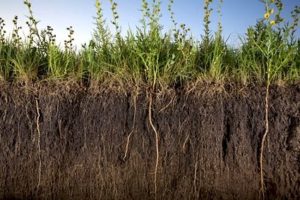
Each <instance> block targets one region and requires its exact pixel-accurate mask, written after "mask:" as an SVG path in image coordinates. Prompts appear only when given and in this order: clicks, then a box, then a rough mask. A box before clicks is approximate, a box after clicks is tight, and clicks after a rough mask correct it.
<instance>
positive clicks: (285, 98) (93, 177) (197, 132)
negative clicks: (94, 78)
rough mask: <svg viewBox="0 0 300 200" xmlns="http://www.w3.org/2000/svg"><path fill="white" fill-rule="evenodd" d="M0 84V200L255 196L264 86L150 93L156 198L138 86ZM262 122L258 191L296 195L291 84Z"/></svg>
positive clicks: (296, 114) (298, 132) (296, 112)
mask: <svg viewBox="0 0 300 200" xmlns="http://www.w3.org/2000/svg"><path fill="white" fill-rule="evenodd" d="M0 87H1V90H0V199H154V198H155V196H156V197H157V199H259V190H260V185H259V182H260V177H259V151H260V145H261V138H262V135H263V134H264V131H265V125H264V95H265V90H264V88H260V87H255V88H250V87H246V88H242V87H238V86H226V87H224V88H223V87H219V86H203V87H199V88H198V87H196V88H194V89H193V90H191V91H189V90H187V89H177V90H171V89H170V90H166V91H162V92H160V93H159V94H153V95H152V96H153V98H152V100H153V102H152V105H153V106H152V116H151V117H152V122H153V125H154V126H155V128H156V129H157V132H158V134H159V163H158V168H157V182H156V185H157V192H156V195H155V184H154V175H155V174H154V172H155V165H156V156H157V155H156V141H155V134H154V131H153V128H152V127H151V125H150V123H149V122H150V120H149V101H150V95H149V94H148V93H147V92H146V90H143V89H140V90H137V89H134V88H133V89H132V88H130V89H127V90H126V91H119V90H116V89H114V88H112V89H90V90H86V89H83V88H80V87H68V86H61V85H60V86H49V85H39V86H35V87H26V88H22V87H18V86H11V85H10V86H9V85H1V86H0ZM269 119H270V132H269V135H268V137H267V142H266V150H265V152H264V174H265V184H266V194H265V197H266V199H276V198H278V199H300V86H299V85H298V86H295V85H294V86H286V87H279V86H276V87H275V86H274V87H272V89H271V98H270V118H269ZM128 135H130V136H131V137H130V140H127V139H128ZM127 141H129V143H128V151H127V154H126V156H125V152H126V144H127Z"/></svg>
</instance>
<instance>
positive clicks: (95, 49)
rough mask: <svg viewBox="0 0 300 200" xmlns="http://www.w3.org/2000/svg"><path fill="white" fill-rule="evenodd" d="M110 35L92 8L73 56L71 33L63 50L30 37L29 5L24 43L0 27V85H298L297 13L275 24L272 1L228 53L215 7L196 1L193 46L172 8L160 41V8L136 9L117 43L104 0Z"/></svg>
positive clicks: (52, 40)
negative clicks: (133, 24)
mask: <svg viewBox="0 0 300 200" xmlns="http://www.w3.org/2000/svg"><path fill="white" fill-rule="evenodd" d="M110 3H111V11H112V17H113V19H112V24H113V25H114V28H115V31H114V32H115V34H112V32H111V31H110V30H109V29H108V28H107V27H108V24H107V23H106V19H105V18H104V16H103V10H102V2H101V1H100V0H96V2H95V5H96V6H95V7H96V17H95V22H96V23H95V24H96V27H95V29H94V37H93V39H92V40H91V41H89V42H88V43H87V44H84V45H82V48H80V49H79V50H75V48H74V44H73V42H74V37H73V36H74V30H73V28H72V27H68V28H67V31H68V37H67V39H66V40H65V43H64V48H61V47H60V46H59V45H58V44H57V42H56V35H55V34H54V33H53V32H54V31H53V29H52V28H51V27H50V26H48V27H46V28H45V29H41V30H39V29H38V20H37V19H35V17H34V12H33V10H32V5H31V3H30V1H29V0H25V1H24V5H25V6H26V7H27V10H28V18H27V23H26V24H27V29H28V30H29V33H28V35H27V36H26V38H22V37H21V36H20V35H21V32H22V30H23V28H22V27H20V26H19V25H18V17H17V16H16V17H15V18H14V20H13V24H14V30H13V32H12V34H10V35H8V34H7V32H6V31H5V22H4V20H3V19H0V56H1V57H0V79H1V80H4V81H17V82H19V81H21V82H26V83H29V82H35V81H39V80H51V79H54V80H57V79H58V80H70V79H74V80H75V81H77V82H79V83H81V82H84V81H86V80H88V81H89V82H94V83H101V82H102V81H104V80H105V79H106V78H107V77H111V76H113V77H115V78H117V79H119V80H124V81H130V82H134V83H136V84H141V83H146V84H149V85H151V87H153V88H156V87H161V86H166V85H169V86H172V85H178V84H183V83H185V82H187V81H193V80H195V79H199V78H200V79H205V80H209V81H214V82H225V81H231V80H233V81H238V82H240V83H242V84H251V83H261V84H264V83H267V84H270V83H272V82H276V81H288V82H293V81H299V77H300V76H299V75H300V65H299V60H300V49H299V47H300V42H299V38H296V37H295V31H296V30H297V29H298V28H299V24H298V23H299V13H300V8H299V7H298V6H296V7H295V9H294V10H293V12H292V13H291V16H292V19H293V21H292V22H290V23H287V22H285V21H284V19H282V18H281V12H282V9H283V5H282V3H281V1H280V0H276V1H273V0H265V1H264V5H265V9H266V12H265V14H263V13H262V18H263V19H260V20H258V22H257V24H256V25H254V26H251V27H249V28H248V30H247V33H246V35H245V36H241V41H242V45H241V47H240V48H238V49H234V48H232V47H230V46H229V45H227V44H226V41H225V40H224V39H223V38H222V29H223V27H222V24H221V17H222V11H221V6H222V3H223V1H222V0H219V3H218V7H217V8H213V7H212V0H205V1H204V3H205V4H204V5H205V6H204V14H205V15H204V19H203V24H204V35H203V36H202V40H201V41H197V40H195V39H194V38H192V37H189V35H190V34H189V33H190V28H187V27H186V25H185V24H180V25H179V24H178V22H177V21H176V17H175V16H176V15H175V13H174V12H173V4H174V0H169V4H168V10H169V15H170V20H171V22H172V24H173V27H172V29H171V30H170V31H169V32H168V33H163V32H162V26H161V24H160V23H159V21H160V16H161V1H160V0H155V1H151V3H149V2H148V1H146V0H142V1H141V10H142V13H143V16H142V19H141V26H140V27H139V28H138V29H137V31H135V32H133V31H131V30H129V31H128V32H127V34H126V35H125V36H122V35H121V26H120V24H119V15H118V4H117V3H116V2H115V1H114V0H110ZM214 10H216V12H217V13H218V15H219V22H218V30H217V32H216V33H212V32H211V30H210V16H211V14H212V12H214Z"/></svg>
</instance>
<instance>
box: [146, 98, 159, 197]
mask: <svg viewBox="0 0 300 200" xmlns="http://www.w3.org/2000/svg"><path fill="white" fill-rule="evenodd" d="M152 101H153V99H152V93H150V97H149V109H148V118H149V124H150V126H151V128H152V129H153V131H154V133H155V147H156V162H155V170H154V194H155V199H157V171H158V163H159V146H158V145H159V135H158V132H157V130H156V128H155V126H154V125H153V122H152Z"/></svg>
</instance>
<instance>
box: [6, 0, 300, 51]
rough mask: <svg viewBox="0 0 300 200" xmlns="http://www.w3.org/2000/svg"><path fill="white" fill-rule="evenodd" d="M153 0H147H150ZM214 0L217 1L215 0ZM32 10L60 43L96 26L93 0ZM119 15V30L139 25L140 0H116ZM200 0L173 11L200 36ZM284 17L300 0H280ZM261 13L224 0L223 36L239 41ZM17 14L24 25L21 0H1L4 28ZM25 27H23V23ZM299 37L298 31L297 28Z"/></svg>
mask: <svg viewBox="0 0 300 200" xmlns="http://www.w3.org/2000/svg"><path fill="white" fill-rule="evenodd" d="M151 1H152V0H149V2H151ZM214 1H215V2H217V0H214ZM31 2H32V6H33V7H32V9H33V12H34V15H35V16H36V18H37V19H38V20H39V21H40V22H39V24H38V27H39V28H45V27H46V26H47V25H50V26H52V27H53V28H54V31H55V34H56V35H57V40H58V41H59V42H61V43H63V41H64V39H66V37H67V34H68V32H67V31H66V28H67V27H68V26H73V27H74V30H75V44H76V45H77V46H79V45H80V44H83V43H85V42H88V41H89V40H90V39H91V38H92V32H93V30H94V28H95V25H94V22H95V20H94V17H95V15H96V10H95V6H94V5H95V0H32V1H31ZM101 2H102V3H103V9H104V17H105V18H106V19H107V23H108V25H109V26H110V27H111V29H112V31H113V26H112V25H111V24H110V22H111V11H110V3H109V0H101ZM116 2H117V3H118V12H119V15H120V24H121V27H122V32H124V33H125V32H126V31H127V30H128V28H131V29H133V30H134V29H135V27H136V26H139V20H140V18H141V12H140V7H141V0H116ZM203 2H204V1H203V0H175V3H174V9H173V10H174V12H175V16H176V20H177V22H178V23H184V24H186V25H187V27H189V28H191V34H192V35H193V36H194V37H196V38H199V39H200V38H201V34H203V13H204V11H203V4H204V3H203ZM282 2H283V3H284V12H283V16H284V17H285V18H289V16H290V11H291V10H292V9H293V8H294V6H295V5H300V0H283V1H282ZM167 5H168V0H162V18H161V24H162V25H163V26H164V30H169V29H170V28H171V22H170V16H169V13H168V11H167ZM263 14H264V5H263V4H262V3H261V2H260V0H224V4H223V8H222V15H223V16H222V25H223V28H224V33H223V35H224V37H225V39H228V43H229V44H231V45H237V44H238V43H239V39H238V38H239V36H242V35H243V33H245V31H246V30H247V28H248V27H249V26H250V25H255V23H256V21H257V19H260V18H261V17H262V16H263ZM15 15H18V16H19V19H20V24H21V25H23V26H24V24H25V23H24V22H25V21H26V16H27V10H26V7H25V6H24V5H23V0H0V17H2V18H3V19H4V20H5V21H6V24H7V30H8V31H11V29H12V19H13V18H14V16H15ZM217 19H218V16H217V13H216V12H215V13H213V15H212V20H211V21H212V24H211V29H212V30H216V27H217ZM24 27H26V26H24ZM297 35H298V36H299V35H300V34H299V30H298V31H297Z"/></svg>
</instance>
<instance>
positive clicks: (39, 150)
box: [35, 99, 42, 189]
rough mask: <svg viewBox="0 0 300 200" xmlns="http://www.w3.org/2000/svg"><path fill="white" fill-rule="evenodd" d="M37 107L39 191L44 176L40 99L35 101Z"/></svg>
mask: <svg viewBox="0 0 300 200" xmlns="http://www.w3.org/2000/svg"><path fill="white" fill-rule="evenodd" d="M35 106H36V113H37V117H36V130H37V134H38V140H37V143H38V144H37V148H38V155H39V167H38V184H37V189H39V188H40V185H41V175H42V159H41V131H40V117H41V114H40V107H39V102H38V99H35Z"/></svg>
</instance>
